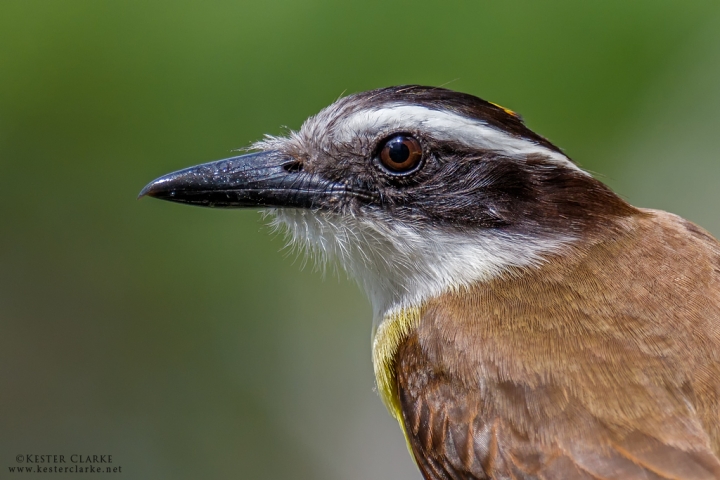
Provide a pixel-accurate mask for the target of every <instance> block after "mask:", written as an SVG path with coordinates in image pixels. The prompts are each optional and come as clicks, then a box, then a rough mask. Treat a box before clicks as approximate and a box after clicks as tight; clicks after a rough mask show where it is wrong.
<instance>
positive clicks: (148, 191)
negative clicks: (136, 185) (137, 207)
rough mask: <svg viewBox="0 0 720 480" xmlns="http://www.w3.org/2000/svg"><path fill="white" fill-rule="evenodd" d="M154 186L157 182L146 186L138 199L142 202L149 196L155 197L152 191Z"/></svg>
mask: <svg viewBox="0 0 720 480" xmlns="http://www.w3.org/2000/svg"><path fill="white" fill-rule="evenodd" d="M154 184H155V182H150V183H148V184H147V185H145V187H144V188H143V189H142V190H140V193H138V196H137V199H138V200H140V199H141V198H143V197H145V196H148V195H149V196H151V197H152V196H154V195H153V191H152V189H153V186H154Z"/></svg>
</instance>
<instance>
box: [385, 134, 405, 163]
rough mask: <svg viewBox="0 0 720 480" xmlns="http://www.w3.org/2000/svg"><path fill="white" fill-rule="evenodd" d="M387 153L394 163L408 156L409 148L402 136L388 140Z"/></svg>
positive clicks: (400, 161)
mask: <svg viewBox="0 0 720 480" xmlns="http://www.w3.org/2000/svg"><path fill="white" fill-rule="evenodd" d="M388 155H389V156H390V159H391V160H392V161H393V162H395V163H402V162H404V161H405V160H407V159H408V157H409V156H410V149H409V148H408V146H407V145H405V142H403V139H402V138H394V139H392V140H390V141H389V142H388Z"/></svg>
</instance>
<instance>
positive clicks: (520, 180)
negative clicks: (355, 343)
mask: <svg viewBox="0 0 720 480" xmlns="http://www.w3.org/2000/svg"><path fill="white" fill-rule="evenodd" d="M253 148H254V149H255V150H256V151H257V152H256V153H251V154H248V155H243V156H239V157H234V158H229V159H226V160H220V161H218V162H213V163H206V164H203V165H199V166H196V167H191V168H187V169H185V170H180V171H178V172H175V173H171V174H169V175H166V176H164V177H160V178H158V179H157V180H155V181H153V182H152V183H150V184H149V185H148V186H146V187H145V188H144V189H143V191H142V192H141V194H140V195H141V196H143V195H149V196H152V197H156V198H161V199H164V200H171V201H175V202H183V203H189V204H194V205H200V206H206V207H264V208H267V209H270V212H271V213H272V214H273V215H274V220H273V222H274V223H275V224H276V225H278V226H282V227H284V228H285V230H286V231H287V233H288V236H289V238H290V241H292V242H293V243H297V244H299V245H301V246H303V247H305V248H307V249H308V251H309V253H312V254H315V255H316V257H317V258H318V260H319V261H335V262H338V263H339V264H341V265H342V266H343V267H344V268H345V269H346V270H347V271H348V272H349V273H350V274H351V275H352V276H353V277H354V278H356V279H357V280H358V283H359V284H360V286H361V287H362V288H363V289H364V290H365V291H366V292H367V294H368V296H369V298H370V301H371V302H372V305H373V309H374V315H375V318H374V327H373V346H372V347H373V364H374V368H375V376H376V381H377V385H378V390H379V392H380V394H381V397H382V399H383V401H384V402H385V404H386V406H387V407H388V409H389V411H390V412H391V414H392V415H393V416H394V417H395V418H396V419H397V420H398V422H399V423H400V426H401V428H402V429H403V431H404V433H405V436H406V438H407V441H408V445H409V447H410V450H411V452H412V454H413V456H414V458H415V461H416V463H417V465H418V467H419V469H420V470H421V472H422V474H423V476H424V477H425V478H426V479H428V480H429V479H433V480H439V479H443V480H450V479H486V478H493V479H495V478H497V479H499V478H503V479H505V478H528V479H530V478H537V479H540V478H542V479H576V478H577V479H598V478H607V479H636V478H637V479H640V478H642V479H652V478H657V479H716V478H720V244H719V243H718V242H717V240H715V239H714V238H713V237H712V236H711V235H710V234H708V233H707V232H706V231H704V230H702V229H701V228H699V227H697V226H696V225H694V224H692V223H690V222H688V221H686V220H683V219H682V218H679V217H677V216H675V215H672V214H669V213H666V212H662V211H657V210H648V209H640V208H635V207H633V206H631V205H629V204H628V203H626V202H625V201H624V200H622V199H621V198H620V197H618V196H617V195H616V194H615V193H613V192H612V191H611V190H610V189H609V188H608V187H606V186H605V185H603V184H602V183H601V182H599V181H598V180H596V179H594V178H593V177H592V176H591V175H589V174H588V173H586V172H584V171H583V170H581V169H580V168H579V167H578V166H577V165H576V164H575V163H573V161H571V160H570V159H569V158H568V157H567V156H566V155H564V154H563V152H562V151H561V150H560V149H559V148H557V147H556V146H554V145H553V144H552V143H550V142H549V141H548V140H546V139H545V138H543V137H541V136H540V135H538V134H536V133H534V132H532V131H531V130H529V129H528V128H527V127H526V126H525V125H524V124H523V122H522V120H521V119H520V118H519V117H518V116H517V115H516V114H514V113H513V112H511V111H509V110H506V109H504V108H502V107H499V106H497V105H495V104H493V103H489V102H486V101H484V100H481V99H479V98H477V97H474V96H471V95H467V94H463V93H458V92H453V91H450V90H446V89H442V88H432V87H422V86H401V87H390V88H384V89H379V90H373V91H369V92H364V93H359V94H355V95H351V96H348V97H345V98H342V99H340V100H338V101H337V102H335V103H334V104H332V105H330V106H329V107H327V108H326V109H324V110H323V111H321V112H320V113H319V114H317V115H315V116H313V117H311V118H309V119H308V120H307V121H306V122H305V123H304V124H303V125H302V127H301V128H300V130H299V131H297V132H292V133H290V134H289V135H288V136H284V137H272V136H268V137H266V138H265V139H264V140H262V141H260V142H258V143H256V144H255V145H253Z"/></svg>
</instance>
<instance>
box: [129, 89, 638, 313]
mask: <svg viewBox="0 0 720 480" xmlns="http://www.w3.org/2000/svg"><path fill="white" fill-rule="evenodd" d="M252 149H253V150H256V152H255V153H250V154H247V155H242V156H238V157H234V158H228V159H225V160H220V161H216V162H211V163H206V164H202V165H198V166H195V167H191V168H187V169H184V170H180V171H177V172H174V173H171V174H168V175H165V176H163V177H160V178H158V179H156V180H155V181H153V182H151V183H150V184H149V185H147V186H146V187H145V188H144V189H143V191H142V192H141V194H140V195H141V196H143V195H149V196H152V197H156V198H160V199H164V200H170V201H175V202H182V203H189V204H193V205H200V206H205V207H225V208H227V207H263V208H266V209H268V210H269V212H270V213H271V214H273V215H274V217H273V218H274V220H273V223H274V224H275V225H277V226H280V227H282V228H284V229H285V230H286V232H287V233H288V236H289V239H290V241H291V242H292V243H293V244H296V245H300V246H303V247H306V248H307V249H308V250H309V251H310V252H313V253H315V254H316V256H317V257H318V258H319V259H320V261H327V260H333V261H337V262H338V263H339V264H340V265H342V266H343V267H344V268H345V269H346V270H347V271H348V273H349V274H350V275H351V276H353V277H355V278H356V279H357V280H358V282H359V283H360V285H361V286H362V287H363V288H364V289H365V290H366V291H367V293H368V295H369V297H370V299H371V301H372V303H373V306H374V310H375V313H376V318H381V317H382V316H383V315H385V314H386V313H387V312H388V311H390V310H392V309H396V308H404V307H408V306H417V305H419V304H421V303H422V302H423V301H424V300H426V299H428V298H431V297H433V296H435V295H438V294H440V293H442V292H444V291H447V290H452V289H461V288H464V287H467V286H470V285H472V284H474V283H476V282H482V281H487V280H489V279H491V278H494V277H496V276H498V275H503V274H512V273H513V272H518V271H521V270H522V269H523V268H533V267H537V266H539V265H540V264H542V263H543V262H545V261H547V259H548V258H551V257H552V256H553V255H561V254H562V253H563V251H564V250H565V249H566V248H570V247H572V246H574V245H577V244H580V243H582V242H583V241H584V240H587V239H589V238H591V237H592V236H593V235H594V232H597V231H598V229H601V228H604V227H605V226H608V225H611V224H612V223H613V222H614V221H615V220H616V219H617V218H618V217H622V216H624V215H627V214H629V213H630V212H631V211H632V210H633V208H632V207H630V206H629V205H628V204H627V203H625V202H624V201H623V200H622V199H620V198H619V197H617V196H616V195H615V194H614V193H612V192H611V191H610V190H609V189H608V188H607V187H605V186H604V185H603V184H602V183H601V182H599V181H597V180H596V179H594V178H593V177H592V176H590V175H589V174H588V173H586V172H585V171H583V170H581V169H580V168H579V167H578V166H577V165H576V164H575V163H573V161H571V160H570V159H569V158H568V157H567V156H566V155H565V154H563V152H562V151H561V150H560V149H559V148H557V147H556V146H554V145H553V144H551V143H550V142H549V141H548V140H546V139H545V138H543V137H541V136H540V135H538V134H536V133H534V132H532V131H531V130H530V129H528V128H527V127H526V126H525V124H524V123H523V121H522V119H521V118H520V117H519V116H518V115H517V114H515V113H513V112H511V111H509V110H507V109H504V108H502V107H500V106H498V105H495V104H493V103H490V102H486V101H484V100H481V99H479V98H477V97H474V96H472V95H468V94H464V93H458V92H454V91H451V90H446V89H442V88H432V87H422V86H400V87H390V88H384V89H379V90H373V91H368V92H363V93H359V94H355V95H351V96H348V97H344V98H341V99H339V100H338V101H337V102H335V103H334V104H332V105H330V106H329V107H327V108H325V109H324V110H322V111H321V112H320V113H318V114H317V115H315V116H313V117H310V118H309V119H308V120H306V121H305V122H304V124H303V125H302V127H301V128H300V129H299V130H298V131H296V132H290V133H289V134H288V135H286V136H282V137H274V136H267V137H265V139H264V140H262V141H260V142H257V143H256V144H254V145H253V146H252Z"/></svg>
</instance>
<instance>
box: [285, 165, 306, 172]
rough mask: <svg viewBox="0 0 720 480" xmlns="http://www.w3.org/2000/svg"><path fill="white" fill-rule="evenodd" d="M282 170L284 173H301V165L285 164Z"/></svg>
mask: <svg viewBox="0 0 720 480" xmlns="http://www.w3.org/2000/svg"><path fill="white" fill-rule="evenodd" d="M283 168H284V169H285V171H286V172H290V173H297V172H302V169H303V164H302V162H292V163H287V164H285V165H283Z"/></svg>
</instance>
